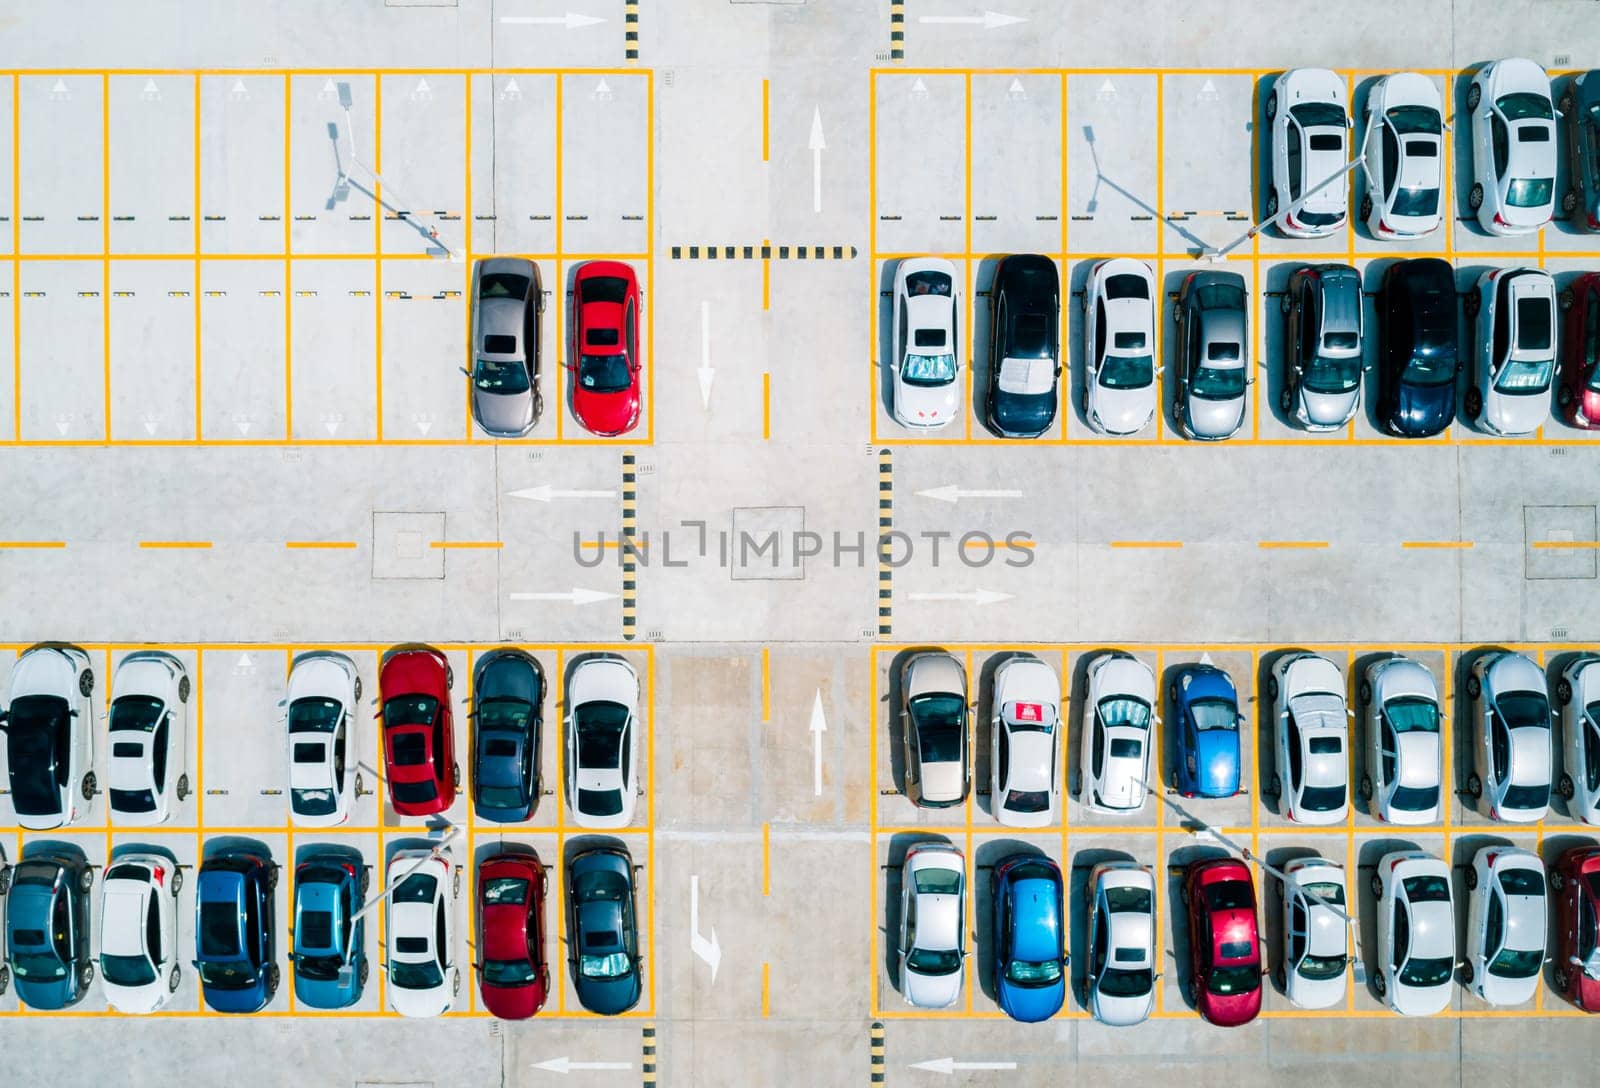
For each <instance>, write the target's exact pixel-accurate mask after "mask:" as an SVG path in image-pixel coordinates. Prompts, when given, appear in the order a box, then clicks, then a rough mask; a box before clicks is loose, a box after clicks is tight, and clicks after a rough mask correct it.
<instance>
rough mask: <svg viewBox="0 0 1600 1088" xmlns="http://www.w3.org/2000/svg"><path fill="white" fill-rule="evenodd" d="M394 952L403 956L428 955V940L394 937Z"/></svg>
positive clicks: (423, 938)
mask: <svg viewBox="0 0 1600 1088" xmlns="http://www.w3.org/2000/svg"><path fill="white" fill-rule="evenodd" d="M394 950H395V951H396V952H399V953H400V954H401V955H403V956H425V955H427V954H428V938H426V937H396V938H395V939H394Z"/></svg>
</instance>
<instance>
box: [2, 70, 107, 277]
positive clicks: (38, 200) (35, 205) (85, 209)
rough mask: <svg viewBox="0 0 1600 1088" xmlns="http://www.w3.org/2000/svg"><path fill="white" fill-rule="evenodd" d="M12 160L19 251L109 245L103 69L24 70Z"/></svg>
mask: <svg viewBox="0 0 1600 1088" xmlns="http://www.w3.org/2000/svg"><path fill="white" fill-rule="evenodd" d="M18 88H19V89H18V91H17V95H18V97H17V101H16V106H15V108H14V112H13V116H14V117H18V118H20V128H18V130H17V134H16V139H15V141H14V146H15V148H16V155H17V162H16V165H15V167H14V169H15V171H16V173H17V175H18V183H19V184H20V188H19V189H18V191H17V196H18V198H19V199H18V205H19V210H20V212H21V217H22V224H21V232H22V237H21V251H22V252H27V253H50V254H54V253H102V252H104V251H105V239H106V234H105V227H106V223H105V196H106V190H105V165H106V162H105V154H104V150H105V148H104V140H105V136H106V132H105V116H106V115H105V108H104V107H105V95H106V81H105V79H103V78H101V77H98V76H85V75H61V76H23V77H21V78H20V79H19V80H18Z"/></svg>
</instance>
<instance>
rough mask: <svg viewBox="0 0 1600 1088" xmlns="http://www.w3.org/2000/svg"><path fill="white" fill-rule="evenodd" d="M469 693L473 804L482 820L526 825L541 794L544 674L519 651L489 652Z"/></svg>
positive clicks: (542, 670) (482, 659) (529, 657)
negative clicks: (470, 703)
mask: <svg viewBox="0 0 1600 1088" xmlns="http://www.w3.org/2000/svg"><path fill="white" fill-rule="evenodd" d="M472 691H473V709H472V715H473V730H472V734H473V742H472V749H473V751H472V802H473V804H474V805H475V806H476V807H477V812H478V815H479V816H480V817H481V818H483V819H485V820H493V821H494V822H496V823H512V822H515V821H517V820H526V819H527V818H528V817H529V816H530V815H532V814H533V806H534V803H535V801H536V800H537V798H538V796H539V794H540V793H541V792H542V788H541V783H540V781H539V778H540V775H539V729H540V726H541V725H542V724H543V720H544V669H543V668H542V667H541V666H540V664H539V662H538V661H537V660H536V659H535V658H534V657H533V656H532V655H531V654H527V653H525V652H523V651H522V650H517V649H510V648H505V649H499V650H491V651H490V652H489V653H487V654H484V655H483V657H481V658H479V660H478V667H477V670H476V674H475V675H474V677H473V681H472Z"/></svg>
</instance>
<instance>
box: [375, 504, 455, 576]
mask: <svg viewBox="0 0 1600 1088" xmlns="http://www.w3.org/2000/svg"><path fill="white" fill-rule="evenodd" d="M444 538H445V536H444V513H443V512H442V511H441V512H440V513H437V514H431V513H413V512H411V511H378V510H374V511H373V512H372V576H373V577H374V578H431V579H443V578H444V549H443V548H435V547H434V546H433V544H434V542H435V541H438V540H443V539H444Z"/></svg>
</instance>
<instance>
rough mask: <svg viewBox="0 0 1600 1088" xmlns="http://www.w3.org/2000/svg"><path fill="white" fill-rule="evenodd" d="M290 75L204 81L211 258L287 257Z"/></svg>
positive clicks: (203, 184) (206, 232)
mask: <svg viewBox="0 0 1600 1088" xmlns="http://www.w3.org/2000/svg"><path fill="white" fill-rule="evenodd" d="M288 79H289V77H288V76H276V75H274V76H266V75H260V76H257V75H245V74H238V75H230V76H214V75H212V76H202V77H201V80H200V211H201V222H200V245H201V247H202V249H203V250H204V251H205V252H207V253H262V254H266V253H283V252H284V251H285V248H284V247H285V244H286V243H287V241H288V237H289V232H288V224H287V222H286V217H287V212H288V198H287V194H286V192H285V189H284V186H285V184H286V183H287V178H286V177H285V174H286V170H285V168H284V157H285V155H286V154H288V150H287V140H286V128H285V126H286V124H287V123H288V122H287V118H286V115H285V112H284V111H285V108H286V106H287V104H288V94H289V91H288Z"/></svg>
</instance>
